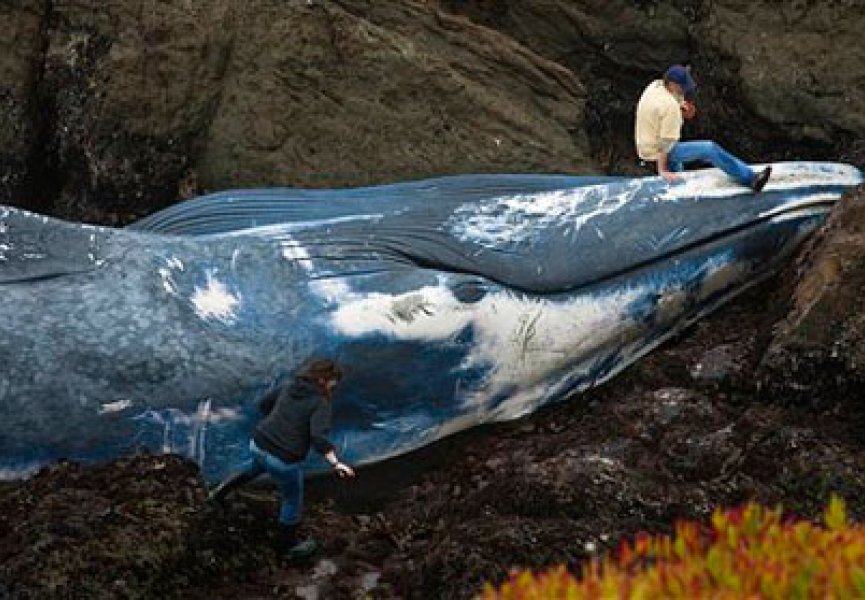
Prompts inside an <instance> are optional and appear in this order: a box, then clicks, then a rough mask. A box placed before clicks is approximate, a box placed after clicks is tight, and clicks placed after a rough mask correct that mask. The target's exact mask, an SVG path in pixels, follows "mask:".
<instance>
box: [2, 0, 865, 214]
mask: <svg viewBox="0 0 865 600" xmlns="http://www.w3.org/2000/svg"><path fill="white" fill-rule="evenodd" d="M460 4H461V5H463V6H464V7H463V8H461V9H460V12H461V13H462V14H456V15H455V14H452V13H451V12H449V10H448V9H449V3H448V2H446V1H444V0H442V1H441V2H433V1H426V2H422V1H416V2H410V1H406V2H403V1H400V2H396V1H387V2H369V1H366V0H339V1H322V0H312V1H300V0H292V1H289V2H285V1H282V0H255V1H254V2H247V3H234V2H229V1H228V0H204V1H202V2H186V1H185V0H172V1H170V2H156V1H155V0H145V1H144V2H135V3H133V2H128V1H124V0H114V1H111V2H96V1H95V0H55V1H54V2H42V1H37V0H9V1H7V2H5V3H3V6H2V7H0V16H2V19H3V22H4V24H6V28H7V35H5V36H4V39H3V40H2V41H0V74H2V79H0V142H2V146H0V202H2V203H7V204H8V203H13V204H18V205H23V206H26V207H29V208H34V209H36V210H40V211H44V212H49V213H54V214H58V215H61V216H65V217H69V218H73V219H81V220H90V221H101V222H106V223H122V222H126V221H129V220H131V219H133V218H135V217H136V216H139V215H142V214H146V213H148V212H151V211H152V210H154V209H156V208H159V207H161V206H163V205H166V204H168V203H171V202H174V201H177V200H179V199H181V198H184V197H187V196H190V195H192V194H195V193H198V192H201V191H209V190H216V189H223V188H226V187H233V186H268V185H300V186H318V187H337V186H345V185H362V184H369V183H376V182H383V181H392V180H404V179H409V178H417V177H422V176H428V175H434V174H443V173H462V172H484V171H486V172H490V171H498V172H503V171H512V172H513V171H517V172H570V173H585V172H597V171H599V170H607V171H614V172H637V167H636V163H635V161H634V159H633V154H632V149H631V128H632V112H633V105H634V102H635V99H636V98H637V97H638V95H639V93H640V91H641V88H642V87H643V86H644V85H645V83H646V82H647V81H649V80H650V79H652V78H653V77H656V76H657V75H658V73H659V72H661V71H662V70H663V68H664V67H665V66H666V65H668V64H670V63H672V62H689V63H691V64H692V65H693V68H694V73H695V75H696V77H697V79H698V81H699V82H700V83H701V91H700V95H699V96H700V97H699V105H700V115H701V116H700V118H699V119H698V120H697V121H696V122H695V123H694V124H693V125H690V126H689V127H690V128H691V131H688V132H687V134H688V135H689V136H693V137H713V138H715V139H717V140H718V141H720V142H721V143H723V144H725V145H727V146H728V147H730V148H731V149H733V150H735V151H737V152H739V153H741V154H742V155H743V156H745V157H746V158H747V159H749V160H752V161H760V160H770V159H781V158H793V157H796V158H808V157H814V158H824V159H843V160H848V161H857V160H858V161H862V160H863V157H865V146H863V144H862V142H861V140H862V139H863V134H865V108H863V107H865V91H863V90H865V44H863V43H862V42H861V41H860V38H859V31H858V30H859V28H860V25H861V24H862V23H863V21H865V5H862V3H859V2H855V1H854V0H838V1H835V2H831V3H826V2H817V1H807V0H806V1H802V0H796V1H793V0H788V1H781V2H745V1H744V0H717V1H714V2H708V1H704V0H659V1H648V0H610V1H601V0H580V1H576V2H575V1H567V2H566V1H564V0H561V1H556V0H525V1H521V2H509V1H507V0H486V1H482V0H475V1H471V2H467V3H460Z"/></svg>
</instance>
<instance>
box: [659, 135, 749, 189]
mask: <svg viewBox="0 0 865 600" xmlns="http://www.w3.org/2000/svg"><path fill="white" fill-rule="evenodd" d="M697 160H699V161H703V162H707V163H711V164H712V165H714V166H715V167H718V168H719V169H721V170H722V171H724V173H726V174H727V175H729V176H730V177H732V178H733V179H735V180H736V181H738V182H739V183H741V184H742V185H744V186H748V187H750V186H751V182H752V181H753V180H754V176H755V173H754V171H753V170H752V169H751V167H749V166H748V165H746V164H745V163H744V162H742V161H741V160H739V159H738V158H736V157H735V156H733V155H732V154H730V153H729V152H727V151H726V150H724V149H723V148H722V147H721V146H720V145H719V144H716V143H715V142H709V141H694V142H678V143H677V144H676V145H675V146H673V148H672V149H671V150H670V153H669V154H668V155H667V167H668V168H669V169H670V170H671V171H682V170H683V169H684V163H688V162H693V161H697Z"/></svg>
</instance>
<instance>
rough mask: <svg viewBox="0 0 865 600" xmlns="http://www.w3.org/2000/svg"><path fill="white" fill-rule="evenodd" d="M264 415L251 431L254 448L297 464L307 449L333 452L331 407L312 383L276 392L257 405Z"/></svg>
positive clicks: (300, 382) (298, 382) (300, 381)
mask: <svg viewBox="0 0 865 600" xmlns="http://www.w3.org/2000/svg"><path fill="white" fill-rule="evenodd" d="M259 408H260V409H261V412H262V413H263V414H264V415H265V416H264V418H263V419H261V421H259V422H258V424H257V425H256V426H255V428H254V429H253V431H252V439H253V441H254V442H255V444H256V445H257V446H258V447H259V448H261V449H262V450H265V451H267V452H269V453H271V454H273V455H275V456H277V457H278V458H280V459H281V460H283V461H285V462H290V463H293V462H300V461H302V460H304V459H305V458H306V455H307V454H308V453H309V449H310V447H312V448H315V450H316V451H317V452H319V453H321V454H326V453H327V452H329V451H330V450H333V444H331V443H330V441H328V439H327V434H328V433H329V432H330V424H331V403H330V400H329V399H327V398H325V397H324V394H323V393H322V392H321V389H320V388H319V387H318V386H317V385H316V384H315V383H314V382H312V381H309V380H306V379H297V380H295V381H294V382H293V383H292V384H290V385H287V386H285V387H282V388H276V389H274V390H273V391H271V392H269V393H268V394H266V395H265V396H264V397H263V398H262V399H261V402H260V403H259Z"/></svg>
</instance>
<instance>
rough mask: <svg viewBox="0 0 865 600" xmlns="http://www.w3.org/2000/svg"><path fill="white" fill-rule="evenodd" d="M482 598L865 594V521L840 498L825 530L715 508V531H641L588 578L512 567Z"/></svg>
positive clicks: (770, 514)
mask: <svg viewBox="0 0 865 600" xmlns="http://www.w3.org/2000/svg"><path fill="white" fill-rule="evenodd" d="M483 598H484V600H541V599H543V600H548V599H550V600H552V599H555V600H559V599H562V600H581V599H583V598H586V599H589V598H590V599H596V598H611V599H618V598H622V599H625V598H627V599H647V600H648V599H655V598H664V599H667V598H682V599H684V598H688V599H693V598H712V599H719V600H720V599H733V598H735V599H737V600H739V599H742V598H754V599H756V598H760V599H763V598H765V599H776V598H777V599H779V600H780V599H784V600H788V599H796V598H802V599H804V598H820V599H829V598H838V599H840V598H865V527H863V526H861V525H855V524H852V523H849V522H848V520H847V514H846V510H845V507H844V502H843V501H842V500H840V499H838V498H833V499H832V500H831V501H830V502H829V506H828V507H827V509H826V514H825V516H824V523H823V525H822V526H820V525H815V524H812V523H810V522H807V521H798V522H796V521H785V520H784V519H783V518H782V516H781V511H780V510H770V509H766V508H763V507H761V506H759V505H757V504H753V503H752V504H748V505H746V506H744V507H742V508H739V509H735V510H728V511H720V510H718V511H716V512H715V513H714V515H712V521H711V526H710V527H704V526H700V525H698V524H695V523H679V524H678V525H677V526H676V531H675V535H674V536H673V537H672V538H670V537H668V536H658V537H650V536H647V535H639V536H637V538H636V539H635V540H634V542H633V543H630V544H629V543H624V544H622V547H621V548H620V550H619V555H618V557H617V558H616V559H610V558H605V559H603V560H601V561H597V560H596V561H593V562H592V563H590V564H589V565H588V566H587V567H586V568H585V569H584V570H583V574H582V576H581V577H580V578H576V577H574V576H572V575H571V574H570V573H569V572H568V571H567V570H566V569H565V568H564V567H558V568H555V569H552V570H551V571H548V572H546V573H543V574H537V575H536V574H532V573H531V572H528V571H526V572H522V573H514V574H512V575H511V578H510V580H509V581H507V582H506V583H504V584H503V585H502V586H501V587H500V588H499V589H498V590H496V589H494V588H493V587H492V586H489V585H488V586H487V587H486V589H485V590H484V593H483Z"/></svg>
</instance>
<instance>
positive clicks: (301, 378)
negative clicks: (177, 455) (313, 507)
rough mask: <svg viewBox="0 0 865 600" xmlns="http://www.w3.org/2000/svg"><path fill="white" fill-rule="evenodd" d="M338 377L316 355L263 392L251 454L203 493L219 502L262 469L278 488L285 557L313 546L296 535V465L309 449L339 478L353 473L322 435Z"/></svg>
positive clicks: (299, 491) (299, 497)
mask: <svg viewBox="0 0 865 600" xmlns="http://www.w3.org/2000/svg"><path fill="white" fill-rule="evenodd" d="M341 379H342V369H340V367H339V365H338V364H336V363H335V362H334V361H332V360H329V359H326V358H316V359H313V360H310V361H309V362H307V363H306V364H305V365H303V366H302V367H301V368H300V369H299V370H298V371H297V373H296V374H295V376H294V379H293V381H292V382H291V383H290V384H289V385H286V386H283V387H278V388H276V389H274V390H272V391H271V392H269V393H267V394H266V395H265V396H264V397H263V398H262V399H261V401H260V402H259V409H260V411H261V412H262V414H263V415H264V417H263V418H262V419H261V420H260V421H259V422H258V423H257V424H256V426H255V427H254V429H253V431H252V439H251V440H250V442H249V450H250V453H251V454H252V456H251V458H250V459H249V460H248V461H247V462H245V463H244V464H243V466H242V467H241V468H240V470H239V471H237V472H235V473H233V474H232V475H230V476H229V477H228V478H227V479H225V480H224V481H222V482H221V483H220V484H219V485H218V486H216V487H215V488H214V489H213V491H211V493H210V494H209V496H208V500H210V501H211V502H221V501H222V500H223V499H225V497H226V496H227V495H228V494H229V493H230V492H231V491H233V490H235V489H237V488H238V487H240V486H242V485H244V484H246V483H249V482H251V481H252V480H254V479H255V478H257V477H258V476H259V475H262V474H264V473H265V472H267V473H268V474H269V475H270V476H271V477H272V478H273V480H274V481H275V482H276V484H277V487H278V488H279V491H280V495H281V504H280V509H279V525H280V529H281V532H282V542H283V544H284V546H285V547H286V548H287V555H288V558H290V559H301V558H306V557H308V556H310V555H312V554H313V553H314V552H315V551H316V548H317V544H316V542H315V540H314V539H312V538H307V539H304V540H301V539H300V538H299V536H298V526H299V524H300V520H301V512H302V508H303V470H302V469H301V466H300V465H301V463H302V462H303V460H304V459H305V458H306V455H307V454H308V453H309V450H310V448H313V449H315V450H316V451H317V452H318V453H320V454H321V455H323V456H324V458H325V460H327V462H328V463H330V465H331V466H332V467H333V469H334V470H335V471H336V473H337V474H338V475H339V476H340V477H354V475H355V473H354V469H352V468H351V467H350V466H349V465H347V464H345V463H343V462H341V461H340V460H339V458H338V457H337V455H336V450H335V448H334V446H333V444H332V443H330V441H328V439H327V434H328V432H329V430H330V426H331V414H332V410H331V402H332V397H333V390H334V388H335V387H336V386H337V384H338V383H339V382H340V380H341Z"/></svg>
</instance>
